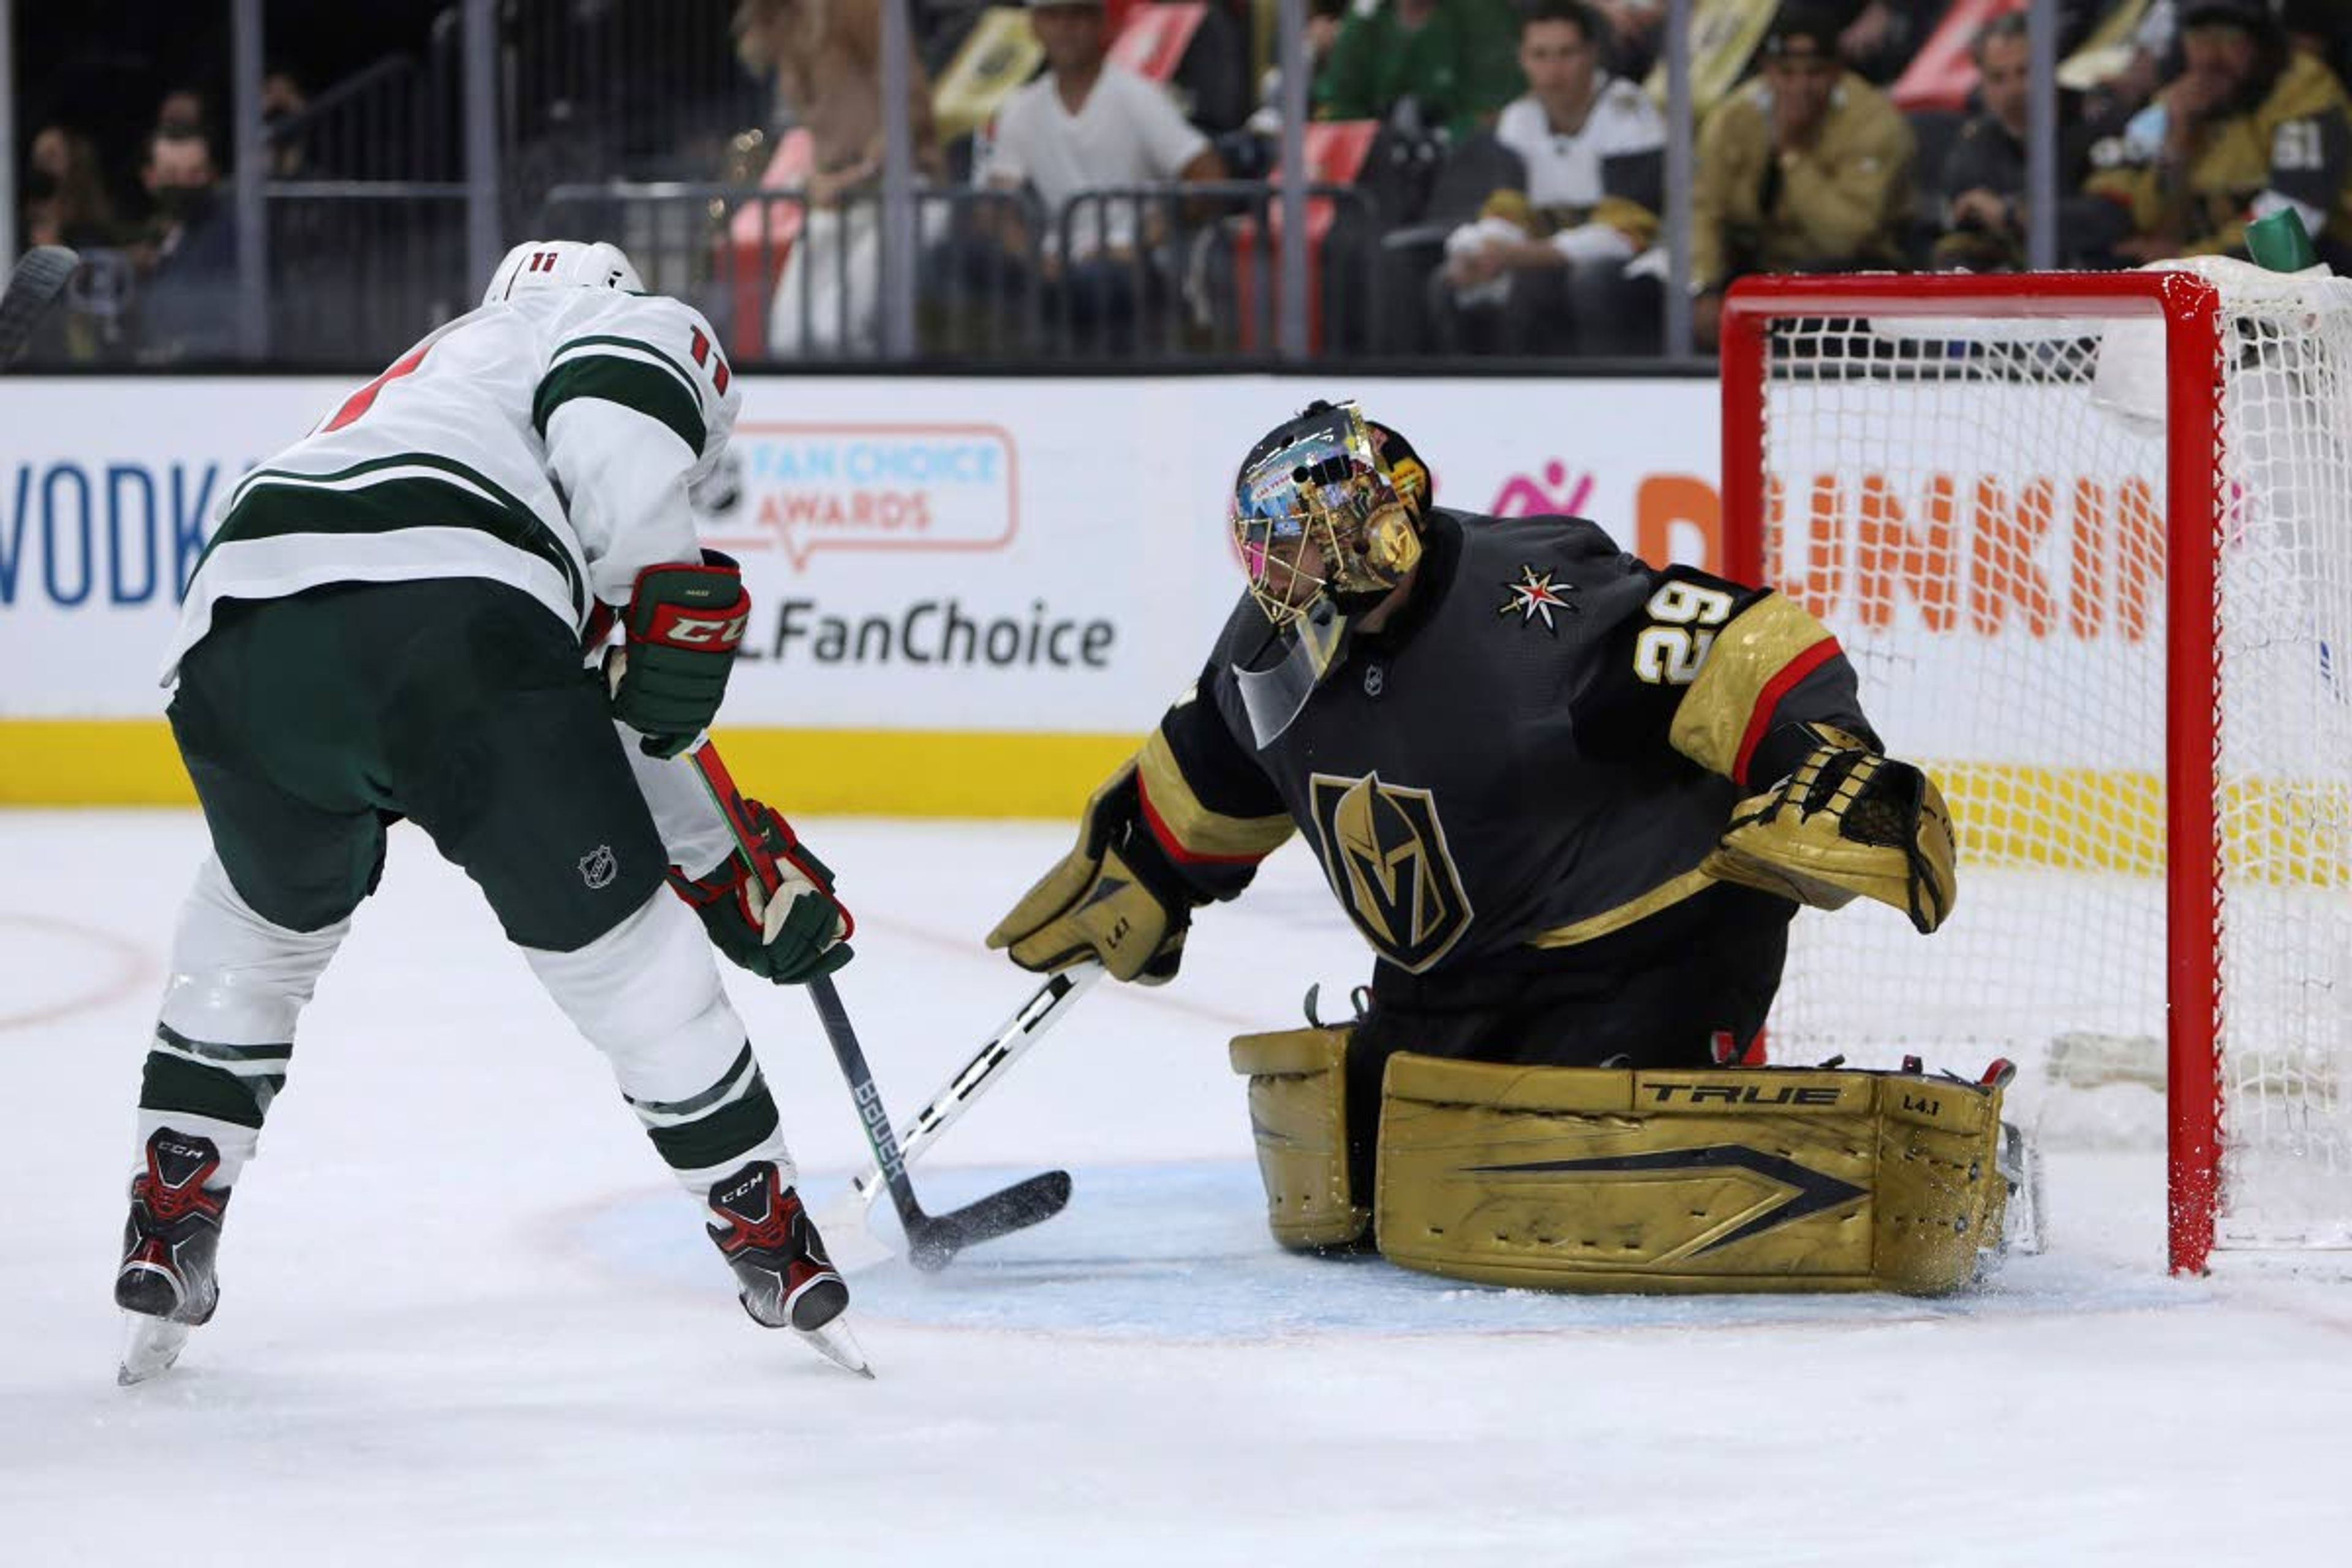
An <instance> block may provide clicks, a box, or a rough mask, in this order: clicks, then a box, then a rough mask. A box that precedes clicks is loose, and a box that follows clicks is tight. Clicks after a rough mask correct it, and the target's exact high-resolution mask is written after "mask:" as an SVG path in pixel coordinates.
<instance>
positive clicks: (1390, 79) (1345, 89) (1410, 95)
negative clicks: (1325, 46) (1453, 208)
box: [1314, 0, 1520, 136]
mask: <svg viewBox="0 0 2352 1568" xmlns="http://www.w3.org/2000/svg"><path fill="white" fill-rule="evenodd" d="M1517 37H1518V29H1517V26H1516V24H1515V22H1514V19H1513V17H1512V15H1511V8H1510V5H1509V0H1381V3H1380V5H1379V6H1378V7H1377V8H1375V9H1373V10H1370V11H1362V10H1360V11H1358V12H1357V13H1356V14H1355V15H1353V16H1349V18H1348V20H1347V22H1346V23H1345V24H1343V25H1342V26H1341V27H1340V28H1339V37H1338V38H1337V39H1335V40H1334V41H1333V42H1332V45H1331V54H1330V58H1328V59H1327V60H1325V61H1324V64H1323V69H1322V72H1321V74H1319V75H1318V77H1317V78H1316V79H1315V89H1314V99H1315V117H1316V118H1317V119H1318V120H1384V121H1388V122H1389V123H1390V124H1391V125H1392V126H1395V127H1396V128H1397V129H1399V130H1401V131H1403V132H1412V133H1418V132H1428V131H1435V130H1438V129H1441V128H1442V129H1444V130H1445V131H1447V132H1451V133H1452V134H1454V135H1456V136H1460V135H1463V134H1465V133H1466V132H1470V131H1472V130H1474V129H1477V128H1479V127H1483V126H1487V125H1491V124H1493V123H1494V120H1495V116H1496V114H1498V113H1499V112H1501V110H1502V107H1503V105H1504V104H1506V103H1507V102H1509V101H1510V100H1511V99H1512V98H1513V97H1515V96H1516V95H1517V92H1518V90H1519V87H1520V82H1519V70H1518V65H1517V59H1516V58H1515V53H1516V51H1515V48H1514V42H1513V41H1514V40H1515V39H1516V38H1517Z"/></svg>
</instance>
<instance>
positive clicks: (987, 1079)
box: [828, 959, 1104, 1221]
mask: <svg viewBox="0 0 2352 1568" xmlns="http://www.w3.org/2000/svg"><path fill="white" fill-rule="evenodd" d="M1103 973H1104V971H1103V966H1102V965H1101V964H1100V963H1097V962H1095V961H1094V960H1092V959H1089V960H1087V962H1086V963H1079V964H1076V965H1074V966H1072V967H1071V968H1068V969H1066V970H1064V971H1062V972H1061V973H1059V974H1052V975H1048V976H1046V979H1045V984H1043V985H1040V986H1039V987H1037V989H1036V991H1035V992H1034V993H1033V994H1031V995H1030V997H1029V999H1028V1000H1027V1001H1026V1002H1024V1003H1022V1004H1021V1005H1020V1006H1019V1008H1017V1009H1015V1011H1014V1012H1013V1016H1011V1017H1010V1018H1007V1019H1005V1020H1004V1022H1003V1024H1001V1025H999V1026H997V1030H996V1033H995V1034H993V1035H992V1036H990V1037H989V1039H988V1043H987V1044H985V1045H983V1046H982V1047H980V1049H979V1050H978V1051H977V1052H975V1053H974V1054H973V1056H972V1058H971V1060H970V1061H968V1062H966V1063H964V1064H963V1066H962V1067H961V1068H958V1069H957V1070H956V1075H955V1076H954V1077H953V1078H951V1079H949V1080H948V1081H947V1083H946V1084H945V1085H944V1086H942V1087H941V1088H940V1091H939V1092H938V1093H937V1094H935V1095H933V1096H931V1098H930V1100H929V1103H927V1104H926V1105H925V1106H924V1107H923V1109H922V1110H919V1111H917V1112H915V1119H914V1121H910V1122H908V1124H907V1130H906V1131H905V1132H903V1133H901V1134H899V1137H898V1158H899V1161H900V1163H904V1164H909V1165H911V1164H913V1163H915V1161H916V1160H917V1159H918V1158H919V1156H920V1155H921V1154H922V1152H923V1151H924V1150H926V1149H928V1148H929V1147H930V1146H931V1144H932V1143H934V1142H937V1141H938V1140H939V1137H940V1134H941V1133H943V1132H945V1131H947V1130H948V1129H949V1128H950V1127H952V1126H954V1125H955V1123H956V1121H957V1120H958V1119H959V1118H960V1117H961V1116H962V1115H963V1113H964V1112H965V1111H967V1110H971V1102H972V1101H973V1100H978V1099H979V1098H980V1097H981V1096H982V1094H984V1093H986V1092H987V1091H988V1089H989V1086H990V1085H992V1084H993V1083H995V1082H996V1080H997V1079H1000V1078H1002V1077H1003V1076H1004V1074H1005V1073H1006V1072H1007V1071H1009V1070H1010V1069H1011V1068H1012V1066H1013V1063H1014V1062H1016V1061H1018V1060H1020V1059H1021V1057H1022V1054H1023V1053H1024V1052H1025V1051H1027V1050H1028V1048H1029V1047H1031V1046H1034V1045H1035V1044H1036V1043H1037V1041H1038V1039H1039V1038H1040V1037H1042V1036H1043V1035H1044V1034H1045V1031H1046V1030H1047V1029H1050V1028H1052V1027H1053V1026H1054V1025H1055V1023H1057V1022H1058V1021H1060V1019H1061V1016H1062V1015H1063V1014H1065V1013H1066V1012H1068V1011H1069V1010H1070V1009H1071V1008H1072V1007H1073V1006H1075V1005H1076V1004H1077V1000H1078V998H1079V997H1081V996H1083V995H1085V994H1087V991H1088V989H1090V988H1091V987H1092V986H1093V984H1094V983H1095V982H1096V981H1097V980H1100V979H1101V978H1102V977H1103ZM882 1185H883V1172H882V1167H881V1166H880V1165H879V1164H874V1165H869V1166H867V1167H866V1169H865V1171H864V1172H862V1173H859V1174H858V1175H857V1176H856V1178H855V1179H853V1180H852V1181H851V1182H850V1184H849V1191H848V1192H847V1193H845V1194H843V1195H842V1197H841V1198H840V1200H839V1201H838V1202H836V1203H835V1205H833V1208H832V1212H831V1215H829V1216H828V1217H829V1218H830V1219H832V1220H835V1221H840V1220H843V1219H856V1220H860V1221H862V1220H863V1219H864V1217H865V1215H866V1210H867V1209H868V1208H871V1207H872V1206H873V1205H874V1196H875V1194H877V1193H879V1192H880V1191H881V1190H882Z"/></svg>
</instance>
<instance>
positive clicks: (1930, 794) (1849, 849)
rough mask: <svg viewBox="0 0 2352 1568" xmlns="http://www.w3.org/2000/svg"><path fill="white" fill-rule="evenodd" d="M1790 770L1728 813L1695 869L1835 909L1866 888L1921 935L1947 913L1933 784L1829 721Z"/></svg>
mask: <svg viewBox="0 0 2352 1568" xmlns="http://www.w3.org/2000/svg"><path fill="white" fill-rule="evenodd" d="M1800 728H1801V729H1802V730H1803V731H1805V733H1806V734H1807V735H1808V736H1809V737H1810V738H1811V741H1812V742H1813V747H1812V750H1811V752H1810V753H1808V754H1807V756H1806V758H1805V760H1804V761H1803V762H1802V763H1799V764H1798V765H1797V769H1796V771H1795V772H1794V773H1790V775H1789V776H1788V777H1787V778H1785V779H1783V780H1781V781H1780V783H1779V784H1775V785H1773V786H1772V787H1771V788H1770V789H1769V790H1767V791H1765V792H1764V793H1763V794H1761V795H1750V796H1748V798H1747V799H1746V800H1743V801H1741V802H1740V803H1739V805H1738V809H1736V810H1735V811H1733V813H1732V814H1731V826H1730V827H1729V828H1728V829H1727V830H1726V832H1725V833H1724V836H1723V841H1722V842H1721V843H1720V844H1718V845H1717V847H1716V849H1715V852H1714V853H1713V854H1711V855H1709V856H1708V857H1707V858H1706V860H1705V862H1703V863H1702V865H1701V867H1700V869H1702V870H1704V871H1706V873H1707V874H1708V875H1709V876H1712V877H1714V878H1716V879H1718V880H1720V881H1726V882H1739V883H1742V884H1745V885H1746V886H1748V887H1750V888H1760V889H1763V890H1764V891H1765V892H1768V893H1778V894H1780V896H1781V897H1782V898H1785V899H1793V900H1796V901H1797V902H1799V903H1801V904H1811V905H1812V906H1813V907H1814V908H1816V909H1823V910H1834V909H1840V908H1843V906H1844V905H1846V904H1848V903H1850V902H1852V901H1853V897H1854V895H1855V894H1857V893H1864V894H1867V895H1869V896H1870V897H1871V898H1874V899H1876V900H1878V901H1879V902H1880V903H1883V904H1892V905H1894V906H1895V908H1896V909H1898V910H1902V911H1903V912H1904V913H1905V914H1907V915H1909V916H1910V917H1911V923H1912V925H1913V926H1914V927H1916V929H1917V930H1918V931H1920V932H1921V933H1922V934H1923V935H1924V934H1925V933H1927V932H1928V931H1934V930H1935V929H1936V928H1937V926H1939V925H1942V924H1943V923H1944V921H1945V920H1946V919H1948V917H1949V916H1950V914H1951V912H1952V899H1953V896H1954V894H1955V891H1956V889H1955V887H1954V883H1953V872H1952V817H1951V813H1950V812H1948V810H1946V809H1945V806H1944V795H1943V792H1942V791H1940V790H1938V789H1937V787H1936V781H1935V780H1933V779H1931V778H1929V777H1928V776H1927V774H1926V773H1921V772H1920V771H1919V770H1918V769H1917V768H1915V767H1913V766H1912V765H1911V764H1910V763H1898V762H1894V761H1891V760H1890V759H1888V758H1885V757H1883V756H1881V755H1879V754H1878V753H1877V752H1874V751H1872V750H1871V749H1870V748H1869V747H1868V746H1867V745H1865V744H1864V743H1863V742H1862V741H1860V740H1859V739H1857V738H1856V737H1854V736H1853V735H1850V734H1848V733H1847V732H1846V731H1843V730H1839V729H1834V728H1832V727H1831V726H1830V725H1827V724H1805V725H1801V726H1800Z"/></svg>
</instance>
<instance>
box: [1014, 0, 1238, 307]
mask: <svg viewBox="0 0 2352 1568" xmlns="http://www.w3.org/2000/svg"><path fill="white" fill-rule="evenodd" d="M1029 20H1030V24H1031V26H1034V28H1035V29H1036V33H1037V42H1038V44H1039V45H1040V46H1041V47H1043V48H1044V49H1045V67H1046V69H1045V75H1043V76H1041V77H1039V78H1037V79H1035V80H1034V81H1031V82H1029V83H1027V84H1025V85H1024V86H1023V87H1021V88H1020V89H1017V90H1016V91H1015V92H1013V95H1012V96H1011V97H1010V98H1008V99H1007V100H1005V102H1004V107H1003V109H1001V110H998V111H997V115H996V119H995V122H994V124H993V126H992V129H991V132H990V135H989V140H988V147H987V150H986V152H985V153H983V154H982V159H981V162H980V163H979V165H978V167H977V168H976V170H975V171H974V173H975V174H976V176H977V177H978V179H979V181H980V182H981V183H982V184H984V185H988V186H991V187H993V188H995V189H999V190H1019V189H1021V188H1023V187H1024V186H1025V187H1027V188H1028V189H1030V190H1033V191H1034V192H1035V193H1036V195H1037V197H1038V199H1039V201H1040V202H1041V203H1042V205H1043V206H1044V209H1045V222H1046V229H1045V236H1044V243H1043V245H1042V247H1040V253H1039V254H1038V255H1037V256H1035V257H1034V258H1028V257H1026V256H1021V257H1020V259H1022V260H1024V261H1026V260H1031V259H1034V263H1035V265H1036V266H1037V268H1039V270H1040V271H1041V272H1042V274H1043V275H1044V277H1045V281H1046V284H1047V286H1048V289H1049V291H1050V292H1052V293H1053V294H1054V295H1055V298H1057V299H1058V300H1059V301H1060V303H1061V304H1062V306H1063V307H1064V309H1065V310H1066V313H1067V319H1068V320H1069V321H1070V323H1071V325H1072V327H1073V329H1074V330H1075V331H1076V332H1077V333H1078V334H1079V335H1080V336H1081V337H1083V338H1086V339H1089V340H1093V339H1096V338H1098V337H1099V338H1105V339H1118V338H1119V337H1121V336H1123V335H1124V334H1125V333H1126V332H1127V331H1129V330H1130V329H1131V328H1132V327H1133V326H1134V324H1135V322H1136V321H1137V318H1138V316H1139V313H1140V312H1141V311H1142V310H1143V309H1144V307H1145V306H1146V304H1147V303H1148V302H1149V297H1150V296H1151V295H1152V294H1154V293H1155V292H1156V289H1157V287H1158V281H1159V279H1158V275H1157V273H1156V271H1155V270H1154V268H1152V266H1151V263H1150V258H1149V255H1148V250H1149V247H1150V245H1151V243H1152V241H1153V238H1154V236H1153V233H1152V231H1151V228H1150V226H1149V225H1148V224H1147V223H1145V222H1144V221H1142V219H1143V216H1144V211H1143V209H1144V208H1145V206H1146V205H1147V204H1144V203H1140V202H1138V201H1135V200H1132V199H1122V198H1118V197H1106V198H1105V199H1103V200H1102V201H1100V202H1095V203H1088V204H1086V205H1084V206H1082V207H1080V208H1078V209H1076V210H1075V211H1074V212H1073V213H1072V216H1071V218H1070V221H1068V222H1067V223H1065V222H1064V221H1063V216H1064V213H1065V211H1066V209H1067V208H1068V207H1069V204H1070V202H1071V200H1072V199H1073V198H1074V197H1077V196H1080V195H1084V194H1086V193H1087V192H1089V191H1102V190H1108V189H1115V188H1121V187H1133V186H1139V185H1162V184H1171V183H1174V182H1197V181H1203V180H1221V179H1223V178H1224V173H1225V170H1224V164H1223V161H1222V160H1220V159H1219V158H1218V156H1217V154H1216V152H1215V151H1214V149H1213V148H1212V147H1211V146H1210V145H1209V139H1208V138H1207V137H1206V136H1203V135H1202V134H1201V132H1199V131H1197V130H1195V129H1194V128H1193V127H1192V126H1191V125H1189V124H1187V123H1186V122H1185V120H1184V117H1183V115H1181V113H1179V112H1178V111H1177V109H1176V105H1175V103H1174V102H1173V101H1172V100H1171V99H1170V98H1169V97H1168V95H1167V94H1166V93H1165V92H1163V91H1162V90H1161V89H1160V88H1159V87H1158V86H1156V85H1155V84H1153V83H1151V82H1150V81H1147V80H1145V79H1143V78H1142V77H1139V76H1138V75H1136V74H1135V73H1134V72H1132V71H1130V70H1129V69H1127V68H1125V67H1123V66H1118V65H1113V64H1111V63H1110V62H1109V60H1108V58H1106V56H1107V54H1108V47H1109V38H1108V28H1107V27H1106V26H1105V25H1104V20H1103V7H1102V4H1101V0H1031V5H1030V7H1029ZM1065 237H1066V248H1065ZM996 239H997V243H998V244H1000V245H1002V246H1005V247H1008V248H1012V249H1013V250H1014V251H1015V253H1016V255H1018V254H1019V252H1020V251H1021V250H1022V249H1023V248H1024V246H1025V241H1024V238H1023V237H1021V236H1020V235H1019V234H1018V233H1017V232H1016V231H1015V230H1013V228H1012V226H1009V225H1005V226H999V228H998V230H997V234H996Z"/></svg>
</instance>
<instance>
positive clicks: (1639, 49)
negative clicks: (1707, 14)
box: [1592, 0, 1666, 80]
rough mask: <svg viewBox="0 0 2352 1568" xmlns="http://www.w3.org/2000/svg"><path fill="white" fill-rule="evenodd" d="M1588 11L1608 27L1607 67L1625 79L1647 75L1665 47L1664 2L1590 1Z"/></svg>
mask: <svg viewBox="0 0 2352 1568" xmlns="http://www.w3.org/2000/svg"><path fill="white" fill-rule="evenodd" d="M1592 8H1593V9H1594V10H1596V11H1598V12H1600V13H1601V16H1602V18H1603V19H1604V20H1606V21H1607V22H1608V24H1609V49H1608V55H1607V59H1606V63H1607V65H1608V66H1609V68H1610V69H1611V70H1612V71H1614V72H1615V73H1616V74H1617V75H1619V76H1622V77H1624V78H1626V79H1629V80H1639V79H1641V78H1643V77H1644V76H1646V75H1648V74H1649V70H1650V68H1651V67H1652V66H1654V65H1655V64H1657V62H1658V56H1659V54H1660V53H1661V52H1663V50H1664V47H1665V30H1666V0H1592Z"/></svg>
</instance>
